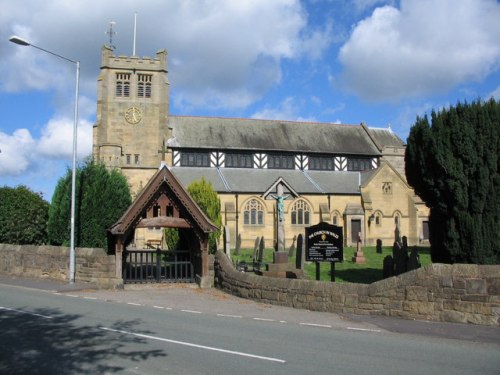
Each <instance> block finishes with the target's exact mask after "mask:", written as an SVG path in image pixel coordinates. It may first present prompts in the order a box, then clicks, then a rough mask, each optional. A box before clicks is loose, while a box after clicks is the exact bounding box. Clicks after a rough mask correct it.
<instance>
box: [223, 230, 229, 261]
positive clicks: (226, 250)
mask: <svg viewBox="0 0 500 375" xmlns="http://www.w3.org/2000/svg"><path fill="white" fill-rule="evenodd" d="M224 253H226V255H227V257H228V258H229V260H231V233H230V231H229V227H224Z"/></svg>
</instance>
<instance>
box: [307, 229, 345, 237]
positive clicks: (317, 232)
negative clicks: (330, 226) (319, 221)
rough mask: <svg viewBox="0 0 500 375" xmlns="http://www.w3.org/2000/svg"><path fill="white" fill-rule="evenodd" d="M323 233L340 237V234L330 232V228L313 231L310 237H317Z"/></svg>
mask: <svg viewBox="0 0 500 375" xmlns="http://www.w3.org/2000/svg"><path fill="white" fill-rule="evenodd" d="M322 234H328V235H329V236H332V237H333V238H335V239H338V238H339V235H338V234H337V233H333V232H330V231H329V230H318V231H316V232H313V233H311V234H310V235H309V239H311V238H313V237H316V236H320V235H322Z"/></svg>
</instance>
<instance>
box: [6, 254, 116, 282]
mask: <svg viewBox="0 0 500 375" xmlns="http://www.w3.org/2000/svg"><path fill="white" fill-rule="evenodd" d="M75 255H76V267H75V271H76V275H75V280H76V281H77V282H78V281H83V282H91V283H94V284H96V285H97V286H99V287H102V288H110V287H117V286H119V285H121V284H122V283H123V282H122V280H121V279H116V278H115V256H114V255H108V254H106V251H105V250H103V249H97V248H96V249H91V248H77V249H75ZM68 271H69V247H62V246H34V245H9V244H0V273H2V274H7V275H16V276H26V277H35V278H47V279H53V280H68Z"/></svg>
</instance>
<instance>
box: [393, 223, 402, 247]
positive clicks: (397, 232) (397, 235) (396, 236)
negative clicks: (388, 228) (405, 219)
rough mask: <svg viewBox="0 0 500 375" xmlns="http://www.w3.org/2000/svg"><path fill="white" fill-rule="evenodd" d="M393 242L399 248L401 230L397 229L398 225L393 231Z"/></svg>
mask: <svg viewBox="0 0 500 375" xmlns="http://www.w3.org/2000/svg"><path fill="white" fill-rule="evenodd" d="M394 242H397V243H398V244H399V246H401V245H402V244H403V241H402V240H401V230H400V229H399V223H398V224H396V228H395V229H394Z"/></svg>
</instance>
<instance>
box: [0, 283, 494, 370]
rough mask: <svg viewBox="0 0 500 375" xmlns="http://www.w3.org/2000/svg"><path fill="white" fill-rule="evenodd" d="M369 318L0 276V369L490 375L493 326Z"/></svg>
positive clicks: (210, 296)
mask: <svg viewBox="0 0 500 375" xmlns="http://www.w3.org/2000/svg"><path fill="white" fill-rule="evenodd" d="M375 323H376V322H374V321H370V320H363V319H351V318H349V317H345V316H339V315H336V314H327V313H314V312H310V311H304V310H293V309H287V308H283V307H276V306H268V305H263V304H258V303H255V302H251V301H246V300H241V299H237V298H234V297H231V296H227V295H225V294H224V293H222V292H220V291H217V290H210V291H202V290H199V289H192V288H181V287H176V288H165V289H160V288H158V289H146V290H143V289H135V290H134V289H132V290H125V291H93V290H73V291H72V290H67V291H58V290H54V289H47V288H31V287H25V286H19V285H7V284H1V280H0V324H1V325H0V327H1V331H0V373H1V374H190V375H195V374H259V373H260V374H287V375H290V374H366V373H369V374H370V375H376V374H419V375H422V374H439V375H445V374H453V375H460V374H464V375H465V374H467V375H470V374H482V375H484V374H496V375H498V374H499V373H500V371H499V369H500V340H498V338H499V337H500V336H498V330H499V329H498V328H495V327H489V328H488V332H489V331H491V330H492V332H493V334H492V335H491V336H488V335H486V336H485V337H486V338H485V339H484V340H479V341H478V340H475V339H473V338H472V339H471V338H467V339H466V338H462V339H456V338H452V339H450V338H443V337H436V336H435V335H422V334H414V333H396V332H391V331H389V330H387V329H384V328H381V325H380V324H375ZM386 325H387V323H386ZM440 327H442V326H440ZM451 327H452V328H453V327H456V326H451ZM473 328H474V327H472V329H473ZM483 328H484V327H483ZM467 329H469V330H470V329H471V327H468V328H467ZM467 329H465V328H464V330H467ZM478 329H479V330H480V329H482V328H480V327H478Z"/></svg>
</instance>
